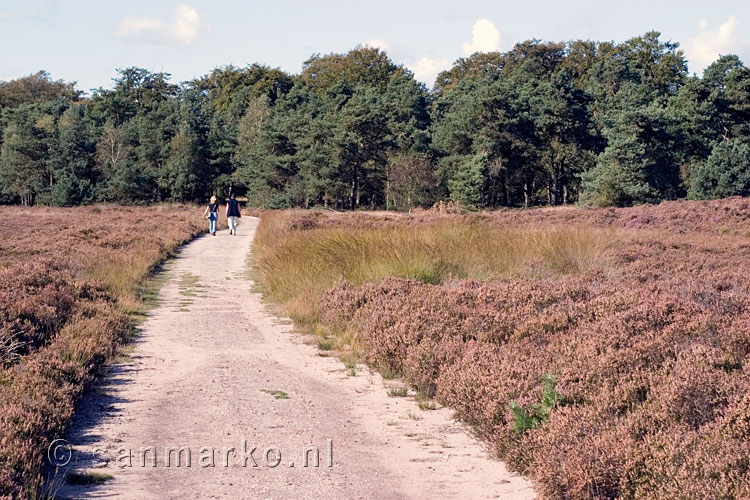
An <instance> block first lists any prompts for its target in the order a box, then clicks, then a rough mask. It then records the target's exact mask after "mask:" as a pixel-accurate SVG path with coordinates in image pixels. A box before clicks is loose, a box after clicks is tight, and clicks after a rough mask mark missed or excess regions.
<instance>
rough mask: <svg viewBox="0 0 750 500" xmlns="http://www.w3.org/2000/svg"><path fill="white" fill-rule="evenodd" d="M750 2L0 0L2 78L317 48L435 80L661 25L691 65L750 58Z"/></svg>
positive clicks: (207, 65) (196, 66)
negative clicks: (482, 62) (471, 64)
mask: <svg viewBox="0 0 750 500" xmlns="http://www.w3.org/2000/svg"><path fill="white" fill-rule="evenodd" d="M748 27H750V2H739V1H737V0H735V1H725V0H712V1H710V2H706V1H701V2H694V1H687V0H683V1H680V2H664V1H662V2H659V1H655V0H648V1H645V0H634V1H629V2H623V1H622V0H618V1H610V0H601V1H588V0H568V1H566V2H561V1H556V2H549V3H545V2H540V1H536V2H533V1H525V2H524V1H518V0H515V1H513V2H504V1H498V0H495V1H470V0H463V1H458V2H457V1H442V0H433V1H432V2H409V1H407V0H401V1H391V0H380V1H379V2H353V1H327V2H325V1H314V0H307V1H297V0H287V1H281V0H275V1H268V0H265V1H244V2H243V1H234V2H230V1H225V0H185V1H183V2H180V1H163V0H158V1H157V0H131V1H129V2H117V3H115V2H107V1H102V0H99V1H90V0H67V1H62V0H29V1H18V0H0V80H9V79H13V78H17V77H20V76H24V75H28V74H30V73H33V72H35V71H38V70H39V69H44V70H46V71H48V72H50V73H51V75H52V77H53V78H55V79H64V80H72V81H77V82H78V87H79V88H81V89H83V90H87V91H88V90H89V89H92V88H97V87H100V86H103V87H109V86H110V84H111V78H112V77H113V76H115V68H124V67H128V66H140V67H144V68H146V69H149V70H152V71H166V72H169V73H171V74H172V76H173V80H174V81H176V82H180V81H184V80H188V79H191V78H193V77H195V76H199V75H202V74H205V73H207V72H209V71H211V69H213V68H214V67H216V66H222V65H226V64H234V65H237V66H244V65H246V64H249V63H252V62H260V63H265V64H268V65H270V66H273V67H280V68H281V69H283V70H286V71H289V72H292V73H296V72H299V70H300V68H301V65H302V62H303V61H304V60H305V59H307V58H308V57H309V56H310V55H311V54H313V53H322V54H325V53H330V52H346V51H347V50H349V49H351V48H353V47H354V46H356V45H357V44H370V45H375V46H378V47H381V48H383V49H385V50H386V51H387V52H388V54H389V55H390V56H391V58H392V59H394V60H395V61H396V62H398V63H402V64H405V65H406V66H408V67H409V68H411V69H412V70H413V71H414V72H415V75H416V76H417V78H418V79H420V80H422V81H425V82H426V83H427V84H428V85H431V84H432V82H433V79H434V76H435V74H436V73H437V72H438V71H440V70H441V69H445V68H446V67H449V66H450V64H451V62H453V61H454V60H455V59H456V58H458V57H461V56H464V55H466V54H468V53H470V52H472V51H474V50H480V51H488V50H495V49H499V50H507V49H508V48H510V47H512V45H513V43H514V42H516V41H521V40H526V39H529V38H539V39H543V40H555V41H558V40H569V39H575V38H586V39H593V40H615V41H621V40H625V39H627V38H630V37H631V36H635V35H638V34H642V33H645V32H646V31H649V30H658V31H661V32H662V34H663V38H664V39H665V40H673V41H678V42H680V44H681V46H682V47H683V49H684V50H685V52H686V55H687V57H688V61H689V64H690V70H691V71H694V72H698V73H700V72H701V71H702V70H703V68H704V67H705V66H706V65H707V64H708V63H709V62H710V61H711V60H713V59H715V58H716V57H717V56H718V55H719V54H726V53H736V54H739V55H740V57H742V58H743V60H744V61H745V62H746V63H749V64H750V29H748Z"/></svg>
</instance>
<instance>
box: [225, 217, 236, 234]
mask: <svg viewBox="0 0 750 500" xmlns="http://www.w3.org/2000/svg"><path fill="white" fill-rule="evenodd" d="M227 222H229V230H230V231H231V232H232V233H234V234H237V217H227Z"/></svg>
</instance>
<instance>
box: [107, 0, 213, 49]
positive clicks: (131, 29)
mask: <svg viewBox="0 0 750 500" xmlns="http://www.w3.org/2000/svg"><path fill="white" fill-rule="evenodd" d="M207 29H208V26H207V25H206V23H205V22H204V21H203V20H202V19H201V17H200V15H199V14H198V12H197V11H196V10H195V9H194V8H193V7H191V6H190V5H186V4H180V5H178V6H177V9H176V10H175V13H174V16H173V17H172V20H171V21H170V22H169V23H165V22H163V21H160V20H159V19H154V18H153V17H126V18H124V19H122V20H121V21H120V27H119V29H118V31H117V36H119V37H131V38H132V37H138V38H141V39H145V40H147V41H151V42H160V43H176V44H179V45H192V44H193V43H195V42H196V41H197V40H198V38H199V37H200V36H201V35H202V34H203V32H205V31H206V30H207Z"/></svg>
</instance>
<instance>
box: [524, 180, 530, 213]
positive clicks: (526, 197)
mask: <svg viewBox="0 0 750 500" xmlns="http://www.w3.org/2000/svg"><path fill="white" fill-rule="evenodd" d="M523 208H529V183H528V182H525V181H524V183H523Z"/></svg>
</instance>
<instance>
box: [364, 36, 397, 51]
mask: <svg viewBox="0 0 750 500" xmlns="http://www.w3.org/2000/svg"><path fill="white" fill-rule="evenodd" d="M363 45H364V46H365V47H371V48H373V49H380V50H388V49H389V48H390V47H391V44H389V43H388V42H387V41H385V40H378V39H374V40H368V41H367V42H365V43H364V44H363Z"/></svg>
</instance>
